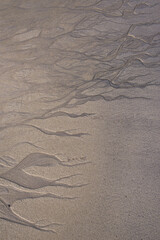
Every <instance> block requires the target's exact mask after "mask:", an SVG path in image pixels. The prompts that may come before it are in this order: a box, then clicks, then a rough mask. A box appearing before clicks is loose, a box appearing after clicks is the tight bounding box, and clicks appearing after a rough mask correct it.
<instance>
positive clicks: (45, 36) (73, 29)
mask: <svg viewBox="0 0 160 240" xmlns="http://www.w3.org/2000/svg"><path fill="white" fill-rule="evenodd" d="M159 29H160V20H159V2H158V0H153V1H147V0H145V1H141V0H140V1H135V0H116V1H105V0H99V1H96V0H89V1H83V0H79V1H72V0H55V1H53V0H46V1H42V0H39V1H37V0H29V1H25V0H22V1H19V0H15V1H7V2H6V1H4V2H3V1H1V3H0V51H1V59H0V66H1V69H0V72H1V77H0V139H1V141H0V154H1V155H0V179H1V180H5V181H8V182H10V183H12V184H13V186H8V185H7V184H6V185H3V184H1V185H0V218H1V219H4V220H7V221H10V222H14V223H18V224H21V225H25V226H29V227H33V228H36V229H38V230H41V231H53V232H54V230H50V228H51V227H54V224H55V225H56V223H49V224H47V225H41V224H39V223H33V222H31V221H29V220H26V219H24V218H23V217H22V216H19V215H17V214H16V213H15V212H14V211H12V204H13V203H14V202H16V201H18V200H23V199H27V198H30V199H33V198H40V197H50V198H58V199H60V200H62V201H63V200H65V199H67V200H70V199H73V198H74V197H70V196H67V197H66V196H58V195H55V194H53V193H46V192H44V193H41V192H38V189H40V188H43V187H47V186H57V187H63V188H79V187H84V186H85V185H86V184H84V183H79V184H67V183H64V182H63V183H62V182H61V180H64V181H65V180H66V179H69V178H72V177H73V176H76V175H77V173H76V169H78V167H79V166H80V165H83V164H88V163H89V162H90V160H87V161H86V162H79V163H73V164H72V165H71V164H70V163H69V162H67V161H62V160H61V159H59V158H58V157H56V156H54V155H52V154H50V153H49V152H47V150H45V148H44V147H43V146H39V144H37V143H36V142H31V141H28V140H27V139H26V138H25V134H24V137H23V141H22V142H19V141H17V139H16V140H15V142H14V144H12V145H11V146H8V149H7V150H4V145H3V141H4V139H5V138H7V137H8V136H9V135H10V137H11V138H14V136H12V134H11V131H12V130H14V133H15V132H16V131H20V130H21V129H23V130H24V129H26V131H33V132H36V133H37V132H38V133H37V134H40V138H43V136H45V137H53V138H54V137H58V138H59V139H62V137H65V138H80V139H81V138H83V137H85V136H86V135H89V134H90V133H89V132H78V130H76V129H75V130H72V129H69V130H65V129H63V126H61V129H62V130H56V129H50V128H48V129H47V128H46V127H41V125H38V123H42V121H45V120H48V119H50V120H52V121H53V123H54V119H56V118H57V117H60V118H61V117H65V118H67V119H78V118H79V119H82V121H83V120H84V119H85V118H86V117H87V118H89V117H92V116H93V115H95V114H96V113H95V112H86V111H84V112H81V113H76V111H75V110H76V109H77V108H78V107H80V106H83V105H85V104H87V103H89V102H96V101H105V102H106V103H107V102H110V101H120V100H121V99H126V101H130V100H135V101H137V99H144V100H146V101H151V98H150V96H149V95H147V91H144V89H148V91H149V89H150V88H154V87H159V85H160V82H159V67H160V64H159V63H160V61H159V60H160V53H159V47H160V33H159ZM36 121H37V122H36ZM22 145H26V146H27V145H29V146H31V147H32V148H33V149H34V152H28V154H27V155H26V157H24V158H23V159H22V160H21V161H20V162H18V163H17V160H16V159H14V158H12V157H11V156H12V155H11V154H10V153H11V152H12V149H14V148H15V147H17V148H18V147H19V148H20V147H21V146H22ZM62 151H63V150H62ZM46 152H47V153H46ZM57 165H60V166H62V167H64V168H75V174H74V175H69V176H68V175H67V176H64V177H61V178H58V179H48V178H44V177H41V176H34V175H32V174H29V173H27V172H25V171H24V170H25V168H27V167H33V166H39V167H46V166H51V167H52V166H53V167H56V166H57ZM14 185H15V186H14ZM22 188H23V190H22Z"/></svg>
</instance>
